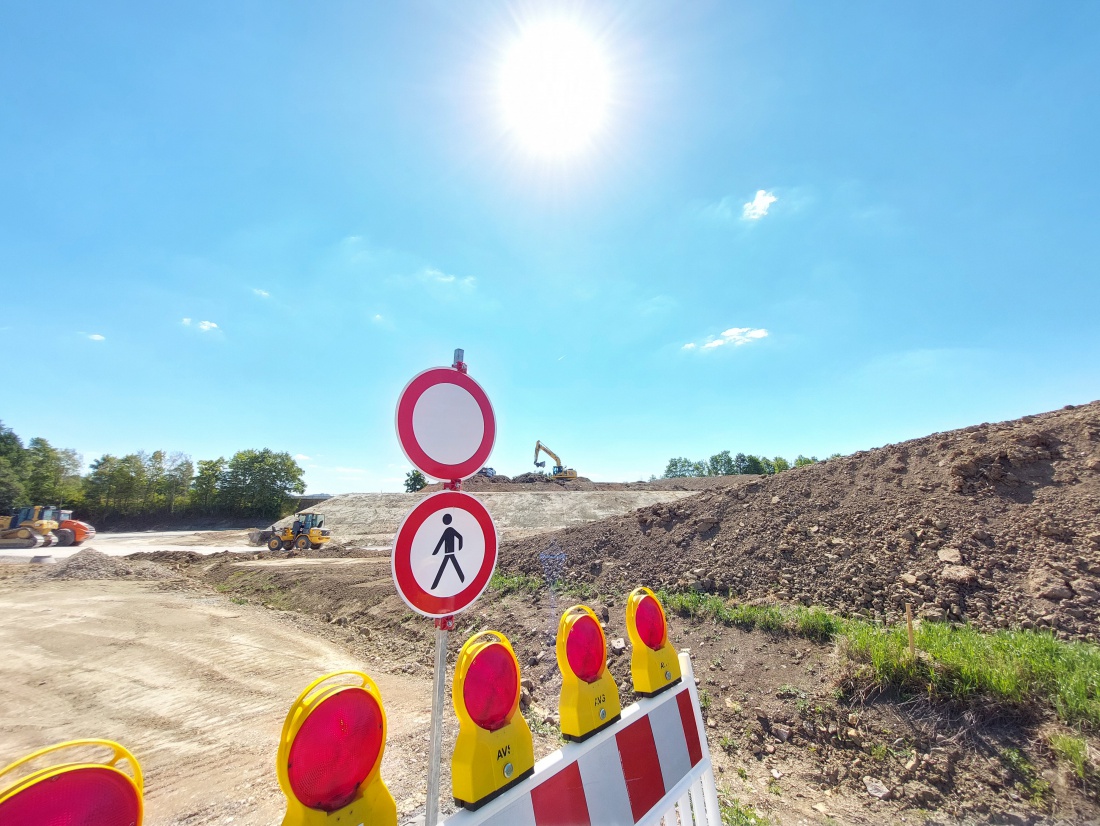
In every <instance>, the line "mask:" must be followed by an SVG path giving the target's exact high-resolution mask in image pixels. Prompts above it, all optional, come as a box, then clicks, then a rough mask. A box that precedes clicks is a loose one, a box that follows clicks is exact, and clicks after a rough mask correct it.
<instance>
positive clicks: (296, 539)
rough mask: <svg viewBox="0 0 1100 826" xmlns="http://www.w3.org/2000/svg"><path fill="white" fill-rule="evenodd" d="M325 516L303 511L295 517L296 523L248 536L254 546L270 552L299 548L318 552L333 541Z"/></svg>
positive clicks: (272, 527)
mask: <svg viewBox="0 0 1100 826" xmlns="http://www.w3.org/2000/svg"><path fill="white" fill-rule="evenodd" d="M324 524H325V515H324V514H323V513H314V512H313V511H303V512H302V513H298V514H295V515H294V522H293V523H291V524H290V525H286V526H285V527H283V528H281V529H280V528H276V527H275V526H274V525H272V526H271V527H270V528H268V529H267V530H266V531H252V532H250V533H249V535H248V539H249V541H250V542H251V543H252V544H253V545H266V546H267V549H268V550H269V551H289V550H290V549H291V548H297V549H298V550H299V551H304V550H306V549H307V548H312V549H313V550H315V551H316V550H317V549H318V548H320V547H321V546H322V545H324V544H325V543H326V542H328V541H330V540H331V539H332V532H331V531H329V530H327V529H325V527H324Z"/></svg>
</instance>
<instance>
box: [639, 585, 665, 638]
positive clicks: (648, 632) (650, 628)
mask: <svg viewBox="0 0 1100 826" xmlns="http://www.w3.org/2000/svg"><path fill="white" fill-rule="evenodd" d="M634 627H635V628H637V629H638V636H639V637H641V638H642V642H644V643H645V644H646V646H648V647H649V648H652V649H653V650H654V651H660V650H661V646H662V645H664V642H665V612H664V611H662V610H661V604H660V603H659V602H657V600H655V599H654V598H653V597H651V596H649V595H648V594H646V595H645V596H644V597H642V600H641V602H639V603H638V607H637V608H636V609H635V611H634Z"/></svg>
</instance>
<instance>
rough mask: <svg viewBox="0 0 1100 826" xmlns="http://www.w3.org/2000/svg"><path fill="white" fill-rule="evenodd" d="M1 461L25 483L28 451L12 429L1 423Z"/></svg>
mask: <svg viewBox="0 0 1100 826" xmlns="http://www.w3.org/2000/svg"><path fill="white" fill-rule="evenodd" d="M0 459H4V460H6V461H7V463H8V466H9V467H10V468H11V471H12V473H14V474H15V475H16V476H17V477H18V478H19V480H20V483H21V484H22V481H23V464H24V462H25V461H26V450H25V448H24V447H23V440H22V439H20V438H19V437H18V436H17V435H15V431H14V430H12V429H11V428H10V427H4V423H3V422H0Z"/></svg>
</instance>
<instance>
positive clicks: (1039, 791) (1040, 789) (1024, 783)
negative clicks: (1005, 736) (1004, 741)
mask: <svg viewBox="0 0 1100 826" xmlns="http://www.w3.org/2000/svg"><path fill="white" fill-rule="evenodd" d="M1001 762H1002V763H1004V765H1005V766H1007V767H1008V768H1009V769H1011V770H1012V773H1013V774H1014V775H1015V776H1016V777H1017V780H1016V788H1017V790H1019V791H1020V792H1021V793H1022V794H1023V795H1024V796H1025V797H1026V798H1027V799H1028V802H1030V803H1031V805H1032V806H1035V807H1037V808H1040V809H1041V808H1043V807H1045V806H1046V804H1047V803H1048V802H1049V797H1050V793H1051V788H1050V784H1049V783H1048V782H1047V781H1045V780H1043V778H1042V777H1040V776H1039V772H1038V771H1036V769H1035V766H1033V765H1032V764H1031V761H1030V760H1028V759H1027V755H1025V754H1024V753H1023V752H1022V751H1020V750H1019V749H1014V748H1008V749H1004V750H1003V751H1002V752H1001Z"/></svg>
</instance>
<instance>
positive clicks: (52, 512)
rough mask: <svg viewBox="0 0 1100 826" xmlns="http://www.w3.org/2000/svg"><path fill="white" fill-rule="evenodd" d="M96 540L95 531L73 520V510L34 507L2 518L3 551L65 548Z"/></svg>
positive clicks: (0, 541)
mask: <svg viewBox="0 0 1100 826" xmlns="http://www.w3.org/2000/svg"><path fill="white" fill-rule="evenodd" d="M94 536H95V528H93V527H92V526H91V525H89V524H88V523H87V522H81V521H80V520H78V519H73V512H72V511H71V510H62V509H61V508H55V507H43V506H42V505H32V506H30V507H26V508H13V509H12V512H11V513H10V514H8V515H5V516H0V550H9V549H18V550H32V549H34V548H49V547H52V546H53V545H60V546H62V547H66V546H68V545H79V544H80V543H81V542H83V541H85V540H86V539H91V538H93V537H94Z"/></svg>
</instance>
